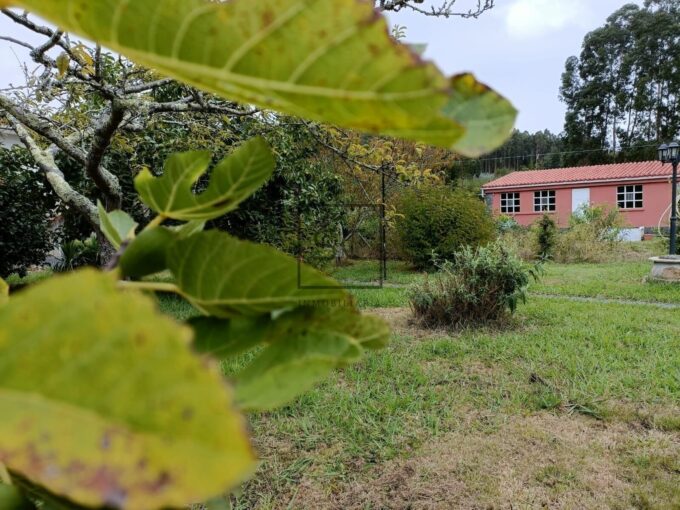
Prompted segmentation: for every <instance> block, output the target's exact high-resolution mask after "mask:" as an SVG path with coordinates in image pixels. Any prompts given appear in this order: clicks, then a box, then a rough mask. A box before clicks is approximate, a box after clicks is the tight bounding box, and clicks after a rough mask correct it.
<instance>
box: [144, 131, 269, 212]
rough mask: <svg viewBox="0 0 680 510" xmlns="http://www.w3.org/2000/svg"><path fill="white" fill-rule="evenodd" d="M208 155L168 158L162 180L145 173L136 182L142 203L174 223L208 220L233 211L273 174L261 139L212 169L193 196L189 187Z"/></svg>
mask: <svg viewBox="0 0 680 510" xmlns="http://www.w3.org/2000/svg"><path fill="white" fill-rule="evenodd" d="M210 160H211V156H210V153H208V152H183V153H179V154H173V155H172V156H170V157H169V158H168V159H167V161H166V163H165V167H164V170H163V175H162V176H161V177H154V176H153V175H152V174H151V172H149V171H148V170H147V169H145V170H142V172H140V174H139V175H138V176H137V178H136V179H135V187H136V188H137V191H138V192H139V196H140V197H141V199H142V201H143V202H144V203H145V204H146V205H148V206H149V207H150V208H151V209H153V210H154V211H156V212H157V213H159V214H162V215H163V216H166V217H168V218H173V219H176V220H183V221H190V220H209V219H212V218H217V217H219V216H222V215H224V214H226V213H228V212H229V211H232V210H234V209H236V207H237V206H238V204H239V203H241V202H242V201H243V200H245V199H246V198H248V197H249V196H250V195H251V194H252V193H253V192H254V191H255V190H257V189H258V188H259V187H260V186H262V184H264V183H265V182H266V181H267V180H268V179H269V178H270V177H271V175H272V172H273V171H274V164H275V163H274V157H273V155H272V153H271V150H270V149H269V146H268V145H267V142H265V141H264V139H263V138H260V137H256V138H253V139H251V140H248V141H247V142H245V143H243V144H242V145H241V146H240V147H238V148H237V149H236V150H235V151H234V152H232V153H231V154H230V155H229V156H227V157H226V158H225V159H223V160H222V161H221V162H220V163H218V165H217V166H216V167H215V168H214V169H213V171H212V174H211V176H210V184H209V185H208V188H207V189H206V190H205V191H204V192H203V193H201V194H200V195H196V194H195V193H193V192H192V187H193V185H194V184H195V183H196V181H197V180H198V178H199V177H200V176H201V175H203V174H204V173H205V172H206V171H207V170H208V165H210Z"/></svg>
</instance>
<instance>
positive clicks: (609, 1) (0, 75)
mask: <svg viewBox="0 0 680 510" xmlns="http://www.w3.org/2000/svg"><path fill="white" fill-rule="evenodd" d="M330 1H332V0H330ZM428 1H436V2H441V1H442V0H426V3H425V5H427V2H428ZM626 3H638V4H640V3H642V0H628V1H626V0H496V7H495V8H494V9H493V10H492V11H490V12H487V13H485V14H484V15H482V16H481V17H479V18H478V19H469V20H463V19H460V18H451V19H448V20H447V19H436V18H431V17H424V16H422V15H417V14H413V13H410V14H409V13H403V12H402V13H399V14H397V15H392V16H390V21H391V22H392V23H393V24H399V25H402V26H405V27H406V34H407V35H406V39H407V41H408V42H412V43H425V44H427V50H426V53H425V57H426V58H428V59H431V60H434V61H435V62H436V63H437V64H438V65H439V66H440V68H441V69H442V70H443V71H445V72H446V73H447V74H455V73H459V72H463V71H471V72H473V73H474V74H475V75H476V76H477V78H478V79H480V80H481V81H483V82H485V83H487V84H488V85H490V86H492V87H493V88H495V89H496V90H497V91H499V92H500V93H502V94H503V95H505V96H506V97H507V98H509V99H510V100H511V101H512V102H513V103H514V104H515V106H516V107H517V108H518V110H519V112H520V113H519V118H518V120H517V128H518V129H521V130H527V131H531V132H533V131H539V130H543V129H549V130H550V131H553V132H555V133H559V132H560V131H562V127H563V123H564V110H565V109H564V105H563V104H562V103H561V102H560V101H559V97H558V94H559V86H560V78H561V75H562V71H563V70H564V63H565V61H566V60H567V58H568V57H569V56H571V55H578V54H579V53H580V49H581V43H582V42H583V37H584V36H585V35H586V34H587V33H588V32H589V31H591V30H593V29H595V28H597V27H599V26H601V25H602V24H603V23H604V22H605V20H606V18H607V17H608V16H609V15H610V14H611V13H613V12H614V11H615V10H617V9H618V8H620V7H621V6H623V5H624V4H626ZM474 5H476V0H458V3H457V7H458V8H460V9H461V10H464V9H467V8H471V7H474ZM26 34H27V31H26V30H25V29H23V28H22V27H19V26H16V25H15V24H14V23H12V21H10V20H9V19H8V18H6V17H5V16H0V35H3V36H10V37H12V36H14V37H17V38H20V39H24V40H29V41H30V38H28V39H27V36H26ZM34 40H35V39H34ZM27 60H28V58H27V55H26V51H25V50H22V49H21V48H19V47H17V46H15V45H11V44H10V43H8V42H6V41H0V90H1V89H2V88H4V87H6V86H8V85H9V84H10V83H13V84H21V83H23V75H22V73H21V70H20V67H19V63H20V62H25V61H27Z"/></svg>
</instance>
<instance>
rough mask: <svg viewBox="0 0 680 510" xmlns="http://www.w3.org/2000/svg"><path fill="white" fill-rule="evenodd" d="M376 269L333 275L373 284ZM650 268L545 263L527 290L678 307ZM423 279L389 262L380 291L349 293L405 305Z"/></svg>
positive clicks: (674, 292) (368, 302)
mask: <svg viewBox="0 0 680 510" xmlns="http://www.w3.org/2000/svg"><path fill="white" fill-rule="evenodd" d="M377 268H378V264H377V262H374V261H360V262H355V263H353V264H352V265H349V266H345V267H342V268H338V269H336V270H335V271H334V272H333V275H334V276H335V277H336V278H338V279H339V280H341V281H345V282H352V283H356V282H359V283H376V282H375V279H376V278H377V276H376V275H377V274H378V269H377ZM650 269H651V265H650V262H647V261H633V262H613V263H609V264H554V263H552V262H549V263H547V264H545V266H544V271H545V272H544V275H543V278H542V279H541V281H540V282H538V283H533V284H532V285H531V287H530V289H529V290H530V292H531V293H534V294H549V295H556V296H576V297H591V298H604V299H618V300H633V301H648V302H658V303H679V304H680V286H679V285H672V284H665V283H653V282H648V281H647V280H646V278H647V276H648V275H649V272H650ZM424 277H425V276H424V275H423V274H422V273H419V272H415V271H412V270H410V269H409V268H408V266H407V265H406V264H404V263H403V262H390V264H389V265H388V279H387V280H386V283H385V288H384V289H383V290H382V291H381V292H375V291H374V290H355V291H353V293H354V294H355V295H356V296H357V299H358V301H359V304H360V305H361V306H364V307H400V306H407V304H408V299H407V297H406V289H404V285H408V284H410V283H413V282H416V281H420V280H422V279H423V278H424Z"/></svg>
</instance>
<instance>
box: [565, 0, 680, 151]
mask: <svg viewBox="0 0 680 510" xmlns="http://www.w3.org/2000/svg"><path fill="white" fill-rule="evenodd" d="M678 33H680V1H679V0H646V1H645V3H644V6H643V7H639V6H637V5H635V4H627V5H624V6H623V7H622V8H620V9H619V10H617V11H616V12H614V13H613V14H612V15H611V16H610V17H609V18H608V19H607V22H606V23H605V24H604V26H602V27H600V28H598V29H596V30H594V31H593V32H590V33H589V34H587V35H586V37H585V39H584V42H583V47H582V51H581V54H580V56H579V57H570V58H569V59H568V60H567V62H566V65H565V71H564V73H563V75H562V85H561V87H560V98H561V100H562V101H563V102H564V103H565V104H566V105H567V114H566V117H565V142H566V147H567V149H568V150H573V151H583V152H580V153H578V154H573V155H571V156H570V157H569V158H568V160H569V161H568V162H570V163H597V162H605V161H613V160H627V159H638V158H644V157H652V156H653V150H654V147H653V145H655V144H657V143H658V142H659V141H660V140H666V139H671V138H673V137H675V136H677V135H678V133H679V132H680V111H678V106H680V105H679V104H678V98H679V97H680V38H678V35H677V34H678ZM647 146H650V147H647ZM586 151H587V152H586Z"/></svg>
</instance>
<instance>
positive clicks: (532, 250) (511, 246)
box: [498, 227, 539, 262]
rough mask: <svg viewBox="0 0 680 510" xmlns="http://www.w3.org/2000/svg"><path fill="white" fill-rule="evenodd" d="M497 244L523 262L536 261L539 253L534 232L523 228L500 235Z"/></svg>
mask: <svg viewBox="0 0 680 510" xmlns="http://www.w3.org/2000/svg"><path fill="white" fill-rule="evenodd" d="M498 243H499V244H500V245H501V246H503V248H505V249H506V250H508V251H509V252H510V253H512V254H514V255H515V256H517V257H519V258H520V259H521V260H523V261H525V262H531V261H534V260H536V257H537V254H538V252H539V248H538V240H537V237H536V235H535V233H534V231H533V230H531V229H529V228H525V227H520V228H517V229H514V230H508V231H507V232H503V233H501V234H500V235H499V236H498Z"/></svg>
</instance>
